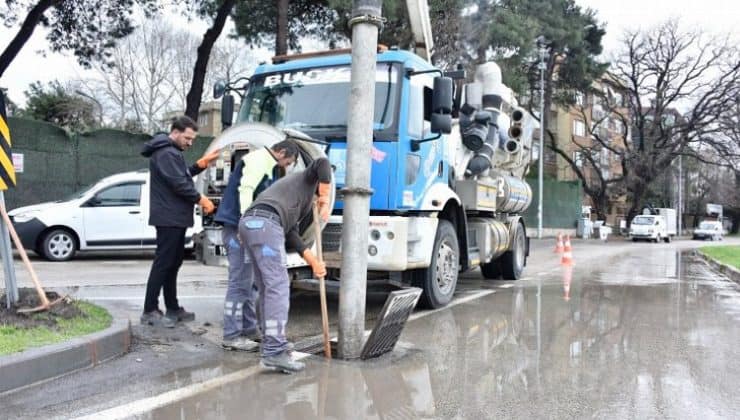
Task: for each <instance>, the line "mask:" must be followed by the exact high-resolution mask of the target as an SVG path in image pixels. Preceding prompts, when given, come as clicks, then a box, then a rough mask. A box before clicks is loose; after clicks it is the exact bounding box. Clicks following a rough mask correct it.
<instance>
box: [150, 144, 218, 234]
mask: <svg viewBox="0 0 740 420" xmlns="http://www.w3.org/2000/svg"><path fill="white" fill-rule="evenodd" d="M141 154H142V155H144V156H146V157H148V158H149V176H150V179H151V180H150V181H149V224H150V225H151V226H167V227H183V228H188V227H191V226H193V204H195V203H197V202H198V200H199V199H200V193H199V192H198V191H197V190H196V189H195V184H193V178H192V177H194V176H195V175H197V174H199V173H200V172H202V171H203V170H202V169H200V168H199V167H198V166H197V165H193V166H191V167H190V168H188V165H187V164H186V163H185V157H184V156H183V154H182V150H181V149H180V148H178V147H177V146H176V145H175V143H173V142H172V140H171V139H170V137H169V136H168V135H166V134H159V135H157V136H155V137H154V138H153V139H151V140H149V141H148V142H146V143H144V146H143V148H142V149H141Z"/></svg>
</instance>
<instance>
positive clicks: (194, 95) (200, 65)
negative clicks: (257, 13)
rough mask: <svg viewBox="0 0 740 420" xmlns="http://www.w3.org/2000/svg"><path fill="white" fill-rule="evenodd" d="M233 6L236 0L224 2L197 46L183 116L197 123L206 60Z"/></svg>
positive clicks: (206, 67) (206, 65) (206, 68)
mask: <svg viewBox="0 0 740 420" xmlns="http://www.w3.org/2000/svg"><path fill="white" fill-rule="evenodd" d="M234 4H236V0H224V2H223V3H222V4H221V7H219V8H218V12H217V13H216V17H215V18H214V19H213V26H211V27H210V28H209V29H208V30H207V31H206V33H205V34H204V35H203V42H201V43H200V46H198V58H197V59H196V60H195V68H194V70H193V82H192V83H191V84H190V90H189V91H188V95H187V97H186V99H185V101H186V106H185V115H187V116H188V117H190V118H192V119H193V120H195V121H198V111H199V110H200V100H201V98H202V97H203V83H204V82H205V79H206V70H208V59H209V58H210V56H211V50H213V45H214V44H215V43H216V40H217V39H218V37H219V36H220V35H221V32H222V31H223V29H224V25H225V24H226V18H227V17H229V14H230V13H231V9H233V8H234Z"/></svg>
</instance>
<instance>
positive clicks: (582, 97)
mask: <svg viewBox="0 0 740 420" xmlns="http://www.w3.org/2000/svg"><path fill="white" fill-rule="evenodd" d="M585 103H586V96H585V95H584V94H583V92H580V91H579V92H576V105H578V106H583V104H585Z"/></svg>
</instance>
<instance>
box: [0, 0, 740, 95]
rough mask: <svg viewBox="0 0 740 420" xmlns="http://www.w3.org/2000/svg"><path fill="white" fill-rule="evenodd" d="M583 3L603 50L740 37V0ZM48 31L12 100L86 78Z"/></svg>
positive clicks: (9, 80) (32, 46)
mask: <svg viewBox="0 0 740 420" xmlns="http://www.w3.org/2000/svg"><path fill="white" fill-rule="evenodd" d="M576 3H578V4H579V5H581V6H584V7H590V8H592V9H594V10H596V11H597V17H598V19H599V20H600V21H601V22H604V23H606V25H607V34H606V37H605V39H604V47H605V52H606V53H608V52H610V51H613V50H614V49H615V48H616V47H617V46H618V45H619V40H620V36H621V34H622V33H623V31H624V30H625V29H640V28H646V27H650V26H654V25H656V24H658V23H660V22H663V21H665V20H666V19H668V18H672V17H675V18H679V19H680V22H681V23H682V25H685V26H686V27H698V28H701V29H705V30H707V31H714V32H717V33H729V34H732V35H733V36H735V37H738V35H740V30H738V29H737V26H738V22H740V0H700V1H697V0H693V1H689V0H576ZM182 26H186V27H189V28H192V29H193V30H194V32H195V33H197V34H202V33H203V32H204V31H205V29H206V27H205V25H203V24H198V23H196V22H191V23H189V24H188V25H182ZM17 30H18V28H17V27H15V28H11V29H7V28H5V27H2V26H0V47H2V48H4V47H5V46H6V45H7V44H8V43H9V42H10V40H11V39H12V37H13V36H14V35H15V33H16V32H17ZM44 37H45V33H44V32H43V31H42V30H39V29H37V30H36V31H35V32H34V35H33V37H32V38H31V40H30V41H29V43H27V44H26V46H25V47H24V48H23V50H22V51H21V52H20V53H19V54H18V56H17V57H16V59H15V60H14V61H13V63H11V65H10V67H9V68H8V70H7V71H6V72H5V74H4V75H3V77H2V80H0V86H2V87H7V88H8V89H9V96H10V99H12V100H13V101H14V102H16V103H19V104H23V103H25V96H24V95H23V91H24V90H26V89H27V88H28V85H29V84H30V83H31V82H33V81H36V80H41V81H44V82H46V81H51V80H54V79H59V80H62V81H63V80H68V79H76V78H81V77H84V76H85V73H84V70H83V69H82V68H81V67H80V66H78V65H77V64H76V63H75V60H74V58H73V57H71V56H70V55H63V54H51V53H49V54H47V56H46V57H43V56H41V55H39V54H37V51H38V50H42V49H43V48H44V45H45V43H46V42H45V38H44Z"/></svg>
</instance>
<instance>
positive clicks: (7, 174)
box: [0, 91, 18, 309]
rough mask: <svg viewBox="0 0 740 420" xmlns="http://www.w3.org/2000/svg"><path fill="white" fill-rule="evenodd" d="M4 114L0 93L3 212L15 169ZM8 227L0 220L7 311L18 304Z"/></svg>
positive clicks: (3, 104)
mask: <svg viewBox="0 0 740 420" xmlns="http://www.w3.org/2000/svg"><path fill="white" fill-rule="evenodd" d="M7 121H8V120H7V116H6V114H5V97H4V95H3V92H2V91H0V206H2V211H3V212H4V211H5V195H4V191H5V190H7V189H8V188H10V187H15V169H14V167H13V155H12V153H11V151H10V146H11V141H10V129H9V128H8V122H7ZM8 228H9V227H8V226H7V225H6V224H5V222H4V221H3V220H0V257H2V260H3V269H4V271H5V297H6V299H5V300H6V305H7V307H8V309H10V307H11V306H12V305H13V304H14V303H16V302H18V285H17V283H16V281H15V267H14V266H13V250H12V249H11V247H10V236H9V231H8Z"/></svg>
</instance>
